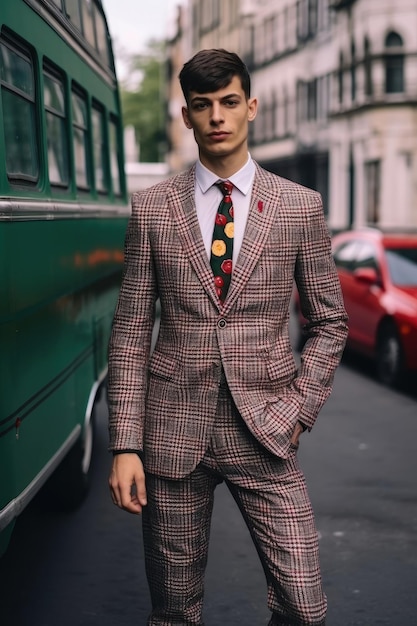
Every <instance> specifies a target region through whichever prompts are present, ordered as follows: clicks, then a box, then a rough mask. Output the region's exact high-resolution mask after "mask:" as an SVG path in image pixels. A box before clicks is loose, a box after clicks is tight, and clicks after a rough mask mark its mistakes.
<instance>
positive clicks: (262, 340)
mask: <svg viewBox="0 0 417 626" xmlns="http://www.w3.org/2000/svg"><path fill="white" fill-rule="evenodd" d="M194 185H195V168H194V167H192V168H191V169H190V170H188V171H187V172H185V173H182V174H179V175H177V176H174V177H173V178H171V179H170V180H168V181H165V182H162V183H159V184H157V185H155V186H154V187H151V188H150V189H147V190H145V191H142V192H139V193H135V194H133V198H132V215H131V218H130V221H129V226H128V230H127V234H126V248H125V255H126V258H125V274H124V279H123V283H122V287H121V291H120V296H119V301H118V305H117V308H116V312H115V317H114V323H113V330H112V336H111V341H110V346H109V409H110V423H109V426H110V449H112V450H114V451H118V450H140V451H141V456H142V459H143V462H144V468H145V472H146V475H147V487H148V493H149V492H150V500H149V505H148V507H146V508H145V511H144V533H145V552H146V553H147V555H148V556H147V573H148V581H149V583H150V587H151V596H152V599H153V606H154V610H153V613H152V616H151V617H150V619H149V621H148V624H152V625H154V624H155V625H156V624H160V625H162V624H164V625H165V624H166V625H168V624H190V625H191V624H193V625H194V624H196V625H197V624H198V625H199V624H202V621H201V620H202V618H201V604H202V593H203V591H202V584H203V583H202V577H203V572H204V567H205V559H206V543H207V542H208V528H209V516H210V511H211V506H212V495H207V494H212V491H213V490H214V486H215V484H216V483H217V482H219V481H220V480H226V482H227V484H228V485H229V487H230V488H231V491H232V493H233V495H234V497H235V499H236V501H237V502H238V504H239V506H240V508H241V509H242V511H243V514H244V516H245V519H246V521H247V523H248V526H249V529H250V531H251V534H252V537H253V539H254V541H255V544H256V546H257V548H258V551H259V552H260V556H261V560H262V563H263V565H264V568H265V572H266V577H267V581H268V588H269V605H270V608H271V610H272V611H273V615H274V616H275V617H273V618H272V621H271V624H283V625H284V624H288V625H290V624H317V625H318V624H322V623H324V622H323V620H324V613H325V600H324V596H323V594H322V590H321V582H320V574H319V568H318V554H317V553H318V549H317V533H316V531H315V528H314V522H313V516H312V511H311V506H310V503H309V500H308V496H307V493H306V491H305V485H304V479H303V476H302V473H301V471H300V469H299V467H298V464H297V458H296V450H295V449H294V446H292V445H291V442H290V438H291V435H292V433H293V431H294V428H295V425H296V424H297V421H300V422H301V423H302V424H303V425H304V426H305V427H306V428H308V429H311V428H312V427H313V425H314V422H315V420H316V418H317V415H318V413H319V411H320V409H321V407H322V406H323V404H324V402H325V401H326V400H327V398H328V397H329V395H330V393H331V388H332V382H333V377H334V372H335V369H336V368H337V366H338V364H339V361H340V358H341V355H342V352H343V348H344V344H345V340H346V335H347V326H346V313H345V310H344V307H343V301H342V296H341V291H340V286H339V281H338V278H337V274H336V271H335V267H334V263H333V260H332V256H331V248H330V238H329V234H328V230H327V226H326V224H325V220H324V216H323V210H322V203H321V199H320V196H319V194H317V193H316V192H314V191H312V190H309V189H307V188H304V187H302V186H300V185H298V184H295V183H293V182H290V181H288V180H285V179H283V178H280V177H278V176H276V175H274V174H271V173H269V172H267V171H265V170H263V169H262V168H261V167H260V166H258V165H256V171H255V177H254V181H253V186H252V194H251V205H250V210H249V214H248V219H247V224H246V230H245V234H244V238H243V242H242V245H241V249H240V252H239V257H238V260H237V263H236V264H235V266H234V268H233V274H232V281H231V284H230V287H229V291H228V295H227V298H226V300H225V302H224V304H223V305H221V304H220V302H219V300H218V297H217V294H216V291H215V286H214V281H213V272H212V270H211V268H210V263H209V260H208V258H207V255H206V253H205V249H204V245H203V240H202V236H201V231H200V228H199V223H198V219H197V216H196V210H195V199H194ZM294 280H295V282H296V284H297V286H298V290H299V293H300V297H301V305H302V309H303V313H304V315H305V317H306V318H307V319H308V320H309V326H310V335H309V339H308V340H307V342H306V344H305V347H304V350H303V353H302V357H301V364H300V365H299V366H298V367H297V365H296V363H295V360H294V357H293V352H292V349H291V345H290V338H289V310H290V303H291V297H292V293H293V284H294ZM158 298H159V300H160V306H161V319H160V330H159V336H158V339H157V342H156V346H155V349H154V350H153V352H152V354H151V340H152V329H153V324H154V316H155V313H154V312H155V303H156V300H157V299H158ZM251 464H252V465H253V467H254V468H255V467H256V468H257V470H255V469H254V472H253V476H247V475H246V474H245V467H247V466H248V465H251ZM238 468H241V472H239V470H238ZM263 473H264V474H265V476H270V477H271V480H270V484H277V489H275V491H274V494H273V495H271V498H270V499H271V502H272V505H271V506H273V507H280V513H279V529H277V531H276V532H277V536H278V535H279V534H280V533H282V534H283V536H284V539H283V543H282V546H281V547H282V550H281V552H286V551H289V552H291V553H292V557H291V559H290V562H291V566H290V568H289V569H290V570H294V571H293V572H292V573H291V572H288V571H284V570H285V567H284V566H283V563H282V557H280V556H279V554H275V553H278V552H280V550H278V549H277V548H276V546H275V545H274V541H272V543H271V545H269V546H268V545H266V544H265V543H264V542H263V541H262V539H261V538H260V535H261V534H262V533H258V535H257V534H256V532H255V531H254V528H255V526H257V525H258V524H259V523H260V519H261V521H262V517H264V518H265V520H264V521H265V524H267V525H268V526H270V519H271V510H270V509H269V508H268V507H269V505H268V506H267V507H266V509H264V507H263V506H261V501H268V500H269V495H268V496H266V495H265V494H266V493H267V492H269V487H266V488H265V489H264V487H260V485H263V483H264V478H265V476H264V475H263ZM255 474H256V476H255ZM180 479H181V480H180ZM168 489H171V490H175V491H176V493H177V495H176V497H179V495H178V490H179V491H181V494H182V496H181V497H182V499H183V500H182V501H183V502H188V503H189V506H187V507H186V508H187V511H188V512H187V515H188V517H187V516H186V514H185V513H184V515H181V514H180V515H173V511H172V508H171V507H172V502H173V496H172V495H171V496H169V497H168V496H167V495H166V494H167V490H168ZM259 489H262V490H263V491H262V494H261V495H260V496H259V497H257V493H258V491H259ZM154 494H157V495H155V500H154V499H153V498H154ZM288 494H289V495H288ZM192 503H194V504H195V506H194V507H193V505H192ZM278 503H279V504H278ZM165 504H166V506H164V505H165ZM146 509H148V511H146ZM188 509H190V510H188ZM202 510H204V515H202V516H201V519H200V518H198V516H197V515H196V512H197V511H202ZM177 512H178V511H177ZM174 517H175V519H176V522H175V523H178V526H176V527H175V532H174V531H173V530H172V529H171V530H169V529H168V528H167V524H168V523H169V522H170V521H172V520H173V518H174ZM197 519H198V521H197ZM193 524H194V525H197V526H198V525H200V526H199V530H198V532H197V534H195V533H193V532H192V530H193ZM190 525H191V526H190ZM300 525H301V526H302V530H301V531H300V530H299V528H300ZM194 530H195V529H194ZM181 532H182V538H181V539H180V540H179V543H180V544H181V552H182V553H183V552H184V541H185V539H184V537H185V535H189V536H191V539H190V541H191V543H192V537H193V536H198V538H199V540H198V541H195V542H194V545H187V550H188V551H189V555H190V556H189V563H187V564H186V566H185V567H183V568H182V570H181V573H180V572H179V570H178V564H176V565H175V567H174V566H173V567H172V568H171V569H169V567H167V568H166V569H164V568H163V571H162V569H161V566H160V559H159V558H154V555H152V549H151V548H150V546H152V545H153V544H156V543H158V547H157V550H158V551H159V553H160V554H161V553H162V552H166V551H167V550H165V548H162V546H163V545H165V547H166V542H167V533H171V535H170V537H172V535H173V534H174V535H177V534H179V533H181ZM181 542H183V543H181ZM199 542H202V544H203V546H201V545H198V544H199ZM168 543H169V542H168ZM276 543H277V546H279V542H278V541H277V542H276ZM178 547H179V546H177V548H178ZM307 548H308V549H307ZM193 550H194V552H193ZM196 550H197V553H198V556H197V553H196ZM168 551H169V550H168ZM175 551H176V550H175V549H174V550H173V552H175ZM272 553H274V554H272ZM280 558H281V561H280V562H278V561H279V559H280ZM197 562H198V565H195V564H196V563H197ZM193 564H194V566H193ZM193 569H194V573H191V574H189V571H188V570H193ZM185 570H187V572H186V571H185ZM196 570H198V574H196ZM174 577H176V581H177V582H176V586H175V585H174V581H173V578H174ZM169 581H170V584H169ZM168 586H171V587H172V586H174V587H175V592H174V595H175V596H176V597H177V598H178V597H180V596H181V594H183V596H184V598H185V595H186V593H185V592H186V591H187V590H188V591H189V590H190V589H194V591H193V598H194V599H193V601H192V602H191V601H190V599H189V598H188V600H187V602H188V604H189V605H190V606H191V608H189V612H188V613H187V616H186V617H184V615H185V613H184V612H183V608H179V606H177V607H175V606H172V607H171V609H172V615H174V614H175V611H177V613H178V615H181V616H182V617H178V618H177V621H175V618H173V617H171V618H168V617H167V612H166V611H165V609H164V608H161V607H163V606H166V605H167V604H169V602H171V603H173V602H174V603H175V601H176V600H175V601H174V600H173V599H172V598H171V599H169V600H168V599H167V598H166V597H164V593H165V590H166V588H167V587H168ZM306 589H307V592H306V591H305V590H306ZM308 590H311V598H312V599H311V601H310V602H304V604H303V602H302V601H301V600H300V598H301V596H303V594H304V595H307V596H308V595H309V591H308ZM179 602H180V603H181V601H179ZM187 602H186V600H184V604H186V603H187ZM307 604H308V606H307ZM184 610H185V609H184Z"/></svg>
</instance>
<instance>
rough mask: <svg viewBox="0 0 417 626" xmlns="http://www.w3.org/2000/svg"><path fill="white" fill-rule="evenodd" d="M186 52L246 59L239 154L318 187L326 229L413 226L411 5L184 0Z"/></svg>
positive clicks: (416, 172)
mask: <svg viewBox="0 0 417 626" xmlns="http://www.w3.org/2000/svg"><path fill="white" fill-rule="evenodd" d="M185 10H186V11H188V19H187V20H186V22H187V24H189V26H188V31H189V32H188V31H187V33H186V37H187V41H188V42H191V45H190V44H189V45H188V46H187V51H188V50H189V52H190V55H191V54H192V53H194V52H196V51H197V50H199V49H202V48H208V47H225V48H228V49H231V50H234V51H236V52H238V53H239V54H240V55H241V56H242V57H243V58H244V59H245V61H246V63H247V65H248V67H249V69H250V72H251V75H252V84H253V89H252V92H253V95H256V96H257V97H258V99H259V104H260V109H259V113H258V116H257V118H256V120H255V122H254V124H253V125H252V132H251V137H250V146H251V153H252V155H253V156H254V158H255V159H256V160H257V161H259V162H260V163H261V164H262V165H264V166H265V167H266V168H268V169H270V170H272V171H275V172H277V173H279V174H281V175H283V176H287V177H288V178H291V179H293V180H297V181H299V182H301V183H303V184H306V185H307V186H310V187H313V188H315V189H318V190H319V191H320V192H321V193H322V195H323V200H324V206H325V210H326V213H327V218H328V222H329V226H330V227H331V228H332V229H335V230H338V229H344V228H348V227H351V226H354V227H358V226H364V225H375V226H380V227H381V228H390V227H395V228H410V227H417V2H416V1H415V0H339V1H336V0H333V1H330V0H222V2H220V0H190V1H189V3H188V5H187V8H186V9H185Z"/></svg>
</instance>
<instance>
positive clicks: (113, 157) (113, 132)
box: [110, 120, 122, 196]
mask: <svg viewBox="0 0 417 626" xmlns="http://www.w3.org/2000/svg"><path fill="white" fill-rule="evenodd" d="M119 152H120V151H119V142H118V141H117V126H116V122H114V121H113V120H110V171H111V180H112V186H113V193H114V195H115V196H119V195H120V194H121V191H122V190H121V187H120V171H119Z"/></svg>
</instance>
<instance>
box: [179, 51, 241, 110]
mask: <svg viewBox="0 0 417 626" xmlns="http://www.w3.org/2000/svg"><path fill="white" fill-rule="evenodd" d="M234 76H238V78H240V82H241V84H242V89H243V91H244V92H245V96H246V98H250V76H249V72H248V68H247V67H246V65H245V64H244V62H243V61H242V59H241V58H240V57H239V56H238V55H237V54H236V53H235V52H228V51H227V50H224V49H222V48H213V49H211V50H200V52H197V54H195V55H194V56H193V57H192V59H190V60H189V61H187V63H185V65H184V67H183V68H182V70H181V72H180V74H179V79H180V84H181V89H182V92H183V94H184V98H185V100H186V102H187V103H188V100H189V96H190V92H191V91H195V92H196V93H200V94H203V93H211V92H214V91H218V90H219V89H224V87H227V85H228V84H229V83H230V82H231V81H232V79H233V77H234Z"/></svg>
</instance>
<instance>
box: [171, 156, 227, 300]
mask: <svg viewBox="0 0 417 626" xmlns="http://www.w3.org/2000/svg"><path fill="white" fill-rule="evenodd" d="M194 185H195V167H192V168H191V169H190V170H189V171H188V172H186V173H185V174H184V175H183V176H182V177H180V178H179V184H178V185H177V186H175V187H172V188H171V193H170V194H169V196H168V202H169V204H170V210H171V212H172V215H173V218H174V223H175V226H176V229H177V232H178V237H179V239H180V242H181V246H182V249H183V250H184V252H185V254H186V255H187V256H188V258H189V260H190V263H191V265H192V267H193V269H194V271H195V272H196V274H197V276H198V279H199V280H200V282H201V284H202V286H203V287H204V289H205V290H206V291H207V294H208V295H209V296H210V298H211V300H212V301H213V303H214V304H215V305H216V306H217V307H218V308H220V303H219V300H218V298H217V294H216V291H215V288H214V281H213V271H212V269H211V267H210V263H209V260H208V258H207V254H206V250H205V247H204V242H203V238H202V235H201V229H200V224H199V222H198V218H197V212H196V208H195V195H194Z"/></svg>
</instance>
